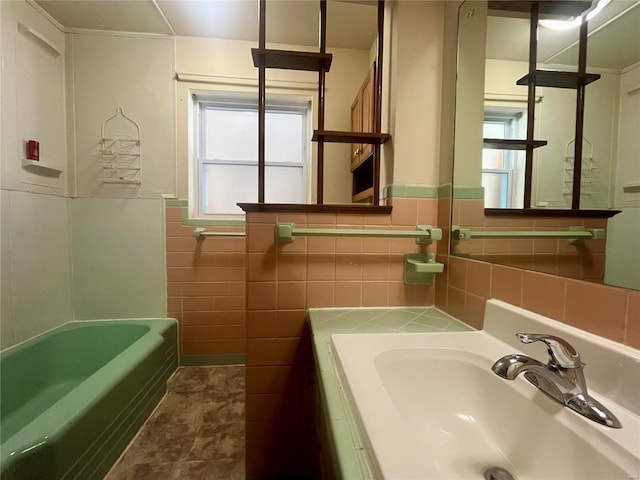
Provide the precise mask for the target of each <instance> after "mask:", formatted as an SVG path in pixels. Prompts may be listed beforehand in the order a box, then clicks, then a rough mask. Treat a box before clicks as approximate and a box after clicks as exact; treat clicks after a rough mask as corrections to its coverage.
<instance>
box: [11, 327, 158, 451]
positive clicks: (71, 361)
mask: <svg viewBox="0 0 640 480" xmlns="http://www.w3.org/2000/svg"><path fill="white" fill-rule="evenodd" d="M147 332H149V327H148V326H147V325H139V324H123V323H122V322H118V324H87V325H78V324H73V328H71V327H70V326H69V325H67V326H65V327H64V328H62V329H60V330H59V331H56V332H53V333H52V334H51V335H49V336H47V338H45V339H44V340H43V341H38V339H34V341H31V342H26V343H24V344H22V345H20V346H19V347H17V348H16V349H15V350H12V351H9V352H3V354H2V357H1V358H0V379H1V382H2V391H1V393H0V412H1V416H0V421H1V424H2V429H1V430H0V432H1V433H0V441H1V442H4V441H5V440H6V439H8V438H10V437H11V436H13V435H14V434H15V433H16V432H17V431H19V430H20V429H22V428H24V426H25V425H27V424H28V423H30V422H31V421H33V420H34V419H35V418H36V417H38V416H39V415H40V414H42V413H43V412H44V411H45V410H46V409H47V408H48V407H50V406H51V405H53V404H55V403H56V402H57V401H58V400H60V399H61V398H62V397H64V396H65V395H67V394H68V393H69V392H71V391H72V390H73V389H74V388H76V387H77V386H78V385H80V384H81V383H82V382H83V381H84V380H86V379H87V378H88V377H89V376H90V375H92V374H93V373H95V372H96V371H98V370H99V369H100V368H102V367H103V366H104V365H106V364H107V363H108V362H109V361H110V360H111V359H113V358H115V357H116V356H117V355H118V354H119V353H121V352H122V351H123V350H125V349H126V348H127V347H128V346H130V345H131V344H132V343H134V342H135V341H136V340H138V339H139V338H141V337H142V336H143V335H144V334H145V333H147Z"/></svg>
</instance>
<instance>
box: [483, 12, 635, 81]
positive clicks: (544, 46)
mask: <svg viewBox="0 0 640 480" xmlns="http://www.w3.org/2000/svg"><path fill="white" fill-rule="evenodd" d="M495 13H496V15H499V13H498V12H495ZM578 30H579V29H577V28H576V29H573V30H568V31H555V30H550V29H548V28H543V27H540V28H539V29H538V61H539V62H543V63H551V64H559V65H576V64H577V59H578V46H577V42H578ZM587 55H588V58H587V64H588V65H589V66H590V67H598V68H610V69H615V70H623V69H624V68H626V67H629V66H630V65H634V64H636V63H638V62H640V0H612V1H611V3H609V5H607V6H606V7H605V8H604V9H603V10H602V11H601V12H600V14H599V15H598V16H596V17H595V18H594V19H592V20H591V21H590V22H589V40H588V48H587ZM528 56H529V20H528V19H527V18H514V17H511V16H494V12H493V11H491V12H490V16H489V19H488V24H487V58H493V59H499V60H517V61H523V62H526V61H527V60H528Z"/></svg>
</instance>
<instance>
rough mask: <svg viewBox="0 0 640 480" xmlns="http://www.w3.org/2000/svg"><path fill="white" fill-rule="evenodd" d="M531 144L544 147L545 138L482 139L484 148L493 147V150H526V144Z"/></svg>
mask: <svg viewBox="0 0 640 480" xmlns="http://www.w3.org/2000/svg"><path fill="white" fill-rule="evenodd" d="M529 144H532V145H533V148H538V147H544V146H545V145H546V144H547V141H546V140H533V141H531V142H529V140H525V139H522V140H519V139H503V138H485V139H483V146H484V148H493V149H495V150H526V149H527V145H529Z"/></svg>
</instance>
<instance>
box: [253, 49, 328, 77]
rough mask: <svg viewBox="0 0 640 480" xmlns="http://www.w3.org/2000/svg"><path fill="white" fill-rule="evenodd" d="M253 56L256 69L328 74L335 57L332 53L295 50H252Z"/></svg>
mask: <svg viewBox="0 0 640 480" xmlns="http://www.w3.org/2000/svg"><path fill="white" fill-rule="evenodd" d="M251 56H252V57H253V64H254V66H256V67H266V68H279V69H283V70H307V71H312V72H319V71H320V69H321V68H323V69H324V71H325V72H328V71H329V69H330V68H331V60H332V59H333V55H331V54H330V53H318V52H298V51H295V50H273V49H268V48H265V49H259V48H252V49H251Z"/></svg>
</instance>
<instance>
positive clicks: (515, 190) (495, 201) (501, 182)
mask: <svg viewBox="0 0 640 480" xmlns="http://www.w3.org/2000/svg"><path fill="white" fill-rule="evenodd" d="M504 110H506V109H504ZM521 117H522V112H521V111H519V110H518V111H517V112H506V111H505V112H501V113H499V114H495V113H494V114H491V113H488V112H485V118H484V123H483V136H484V138H500V139H511V138H519V136H520V133H521V132H520V131H519V129H520V128H521V127H522V123H523V122H520V121H519V119H520V118H521ZM523 162H524V157H523V155H522V152H518V151H515V150H499V149H489V148H485V149H483V150H482V186H483V188H484V204H485V208H522V206H521V205H520V206H519V205H518V203H522V202H521V201H520V202H519V201H518V199H519V198H520V195H519V190H520V189H521V185H520V184H521V183H522V181H521V179H520V176H522V175H524V170H523V168H522V166H523Z"/></svg>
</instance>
